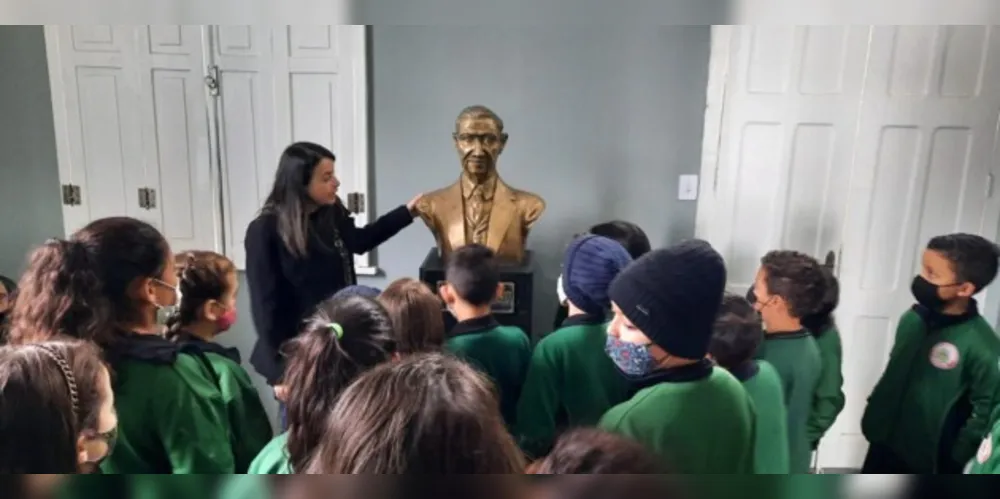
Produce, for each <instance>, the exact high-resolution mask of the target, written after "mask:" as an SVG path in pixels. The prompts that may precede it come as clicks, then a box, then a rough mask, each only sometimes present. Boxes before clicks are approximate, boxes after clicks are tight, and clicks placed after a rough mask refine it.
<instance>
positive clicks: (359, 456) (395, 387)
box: [297, 353, 524, 474]
mask: <svg viewBox="0 0 1000 499" xmlns="http://www.w3.org/2000/svg"><path fill="white" fill-rule="evenodd" d="M323 430H324V431H323V432H322V433H321V434H320V435H318V438H317V442H318V443H319V445H318V447H317V448H316V451H315V454H314V457H313V460H312V461H311V462H310V463H309V466H308V467H307V468H299V469H298V470H297V471H298V472H299V473H309V474H326V473H332V474H368V473H373V474H521V473H523V472H524V456H523V454H521V452H520V450H519V449H518V448H517V445H516V444H515V443H514V440H513V438H512V437H511V436H510V434H509V433H508V432H507V429H506V427H505V426H504V422H503V417H502V416H501V415H500V408H499V403H498V402H497V397H496V393H495V390H494V387H493V384H492V383H491V382H490V381H489V379H487V378H485V377H484V376H483V375H481V374H479V373H478V372H476V370H475V369H474V368H473V367H471V366H469V365H467V364H465V363H464V362H462V361H461V360H459V359H457V358H454V357H452V356H449V355H446V354H440V353H430V354H416V355H409V356H406V357H403V358H402V359H401V360H398V361H395V362H387V363H385V364H382V365H380V366H378V367H376V368H374V369H372V370H370V371H368V372H366V373H365V374H363V375H361V377H360V378H358V379H357V381H355V382H354V383H352V384H351V385H350V386H349V387H347V389H346V390H344V392H343V393H342V394H341V396H340V398H339V399H338V400H337V404H336V406H335V407H334V409H333V412H332V413H331V414H330V417H329V418H327V420H326V425H324V429H323Z"/></svg>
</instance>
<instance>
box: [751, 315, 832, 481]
mask: <svg viewBox="0 0 1000 499" xmlns="http://www.w3.org/2000/svg"><path fill="white" fill-rule="evenodd" d="M758 356H759V357H760V358H761V359H763V360H766V361H768V362H769V363H770V364H771V365H772V366H774V368H775V369H776V370H777V371H778V375H780V376H781V388H782V390H783V391H784V393H785V407H787V409H788V463H789V472H790V473H808V472H809V467H810V465H811V463H812V445H811V444H812V442H811V441H810V440H809V431H808V429H809V415H810V413H811V412H812V407H813V399H814V397H815V395H816V386H817V384H818V383H819V377H820V369H821V367H822V360H821V359H820V354H819V347H818V346H816V340H815V339H813V337H812V335H811V334H809V332H808V331H806V330H804V329H803V330H801V331H794V332H789V333H768V334H767V335H765V336H764V343H763V344H762V345H761V348H760V352H759V354H758Z"/></svg>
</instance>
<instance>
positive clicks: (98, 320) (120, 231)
mask: <svg viewBox="0 0 1000 499" xmlns="http://www.w3.org/2000/svg"><path fill="white" fill-rule="evenodd" d="M169 253H170V247H169V246H168V245H167V241H166V240H165V239H164V238H163V235H162V234H160V232H159V231H157V230H156V228H154V227H153V226H152V225H149V224H148V223H146V222H142V221H139V220H136V219H134V218H127V217H111V218H102V219H100V220H95V221H93V222H91V223H90V224H88V225H87V226H86V227H84V228H82V229H80V230H79V231H77V232H76V233H74V234H73V236H72V237H70V238H69V240H49V241H48V242H46V243H45V244H44V245H42V246H41V247H40V248H38V249H36V250H35V251H34V252H32V254H31V257H30V258H29V262H28V269H27V270H26V271H25V273H24V275H23V277H22V278H21V283H20V287H19V289H18V298H17V300H15V301H14V311H13V314H12V317H11V332H10V341H11V343H29V342H38V341H47V340H50V339H52V338H56V337H60V336H68V337H73V338H79V339H82V340H86V341H93V342H95V343H97V344H98V345H99V346H101V347H102V348H107V347H108V346H110V345H111V344H113V343H114V340H115V338H116V336H117V335H118V334H120V333H119V331H120V330H121V328H122V325H123V324H127V323H130V322H134V321H137V320H139V319H140V317H139V310H138V307H137V306H136V303H135V302H134V301H133V300H132V298H131V297H130V296H129V288H130V287H131V286H132V285H133V284H134V283H135V282H136V281H137V279H141V278H159V277H160V276H161V274H162V273H163V270H164V268H165V267H166V263H167V262H166V259H167V255H168V254H169Z"/></svg>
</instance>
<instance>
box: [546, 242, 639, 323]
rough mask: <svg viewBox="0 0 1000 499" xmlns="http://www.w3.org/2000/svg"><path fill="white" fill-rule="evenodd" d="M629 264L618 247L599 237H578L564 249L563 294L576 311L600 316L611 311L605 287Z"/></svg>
mask: <svg viewBox="0 0 1000 499" xmlns="http://www.w3.org/2000/svg"><path fill="white" fill-rule="evenodd" d="M631 262H632V257H631V256H629V254H628V251H626V250H625V247H623V246H622V245H621V244H619V243H618V242H617V241H615V240H613V239H608V238H606V237H602V236H595V235H585V236H580V237H578V238H576V239H574V240H573V242H572V243H570V245H569V247H568V248H566V255H565V257H564V258H563V275H562V276H563V277H562V286H563V292H564V293H566V298H567V299H569V301H570V302H572V303H573V305H576V307H577V308H579V309H580V310H583V311H584V312H587V313H588V314H593V315H604V313H605V312H607V310H608V309H609V308H611V299H610V298H608V287H609V286H611V281H612V280H614V278H615V277H616V276H617V275H618V274H619V273H620V272H621V271H622V269H624V268H625V267H626V266H627V265H628V264H629V263H631Z"/></svg>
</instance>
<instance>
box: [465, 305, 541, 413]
mask: <svg viewBox="0 0 1000 499" xmlns="http://www.w3.org/2000/svg"><path fill="white" fill-rule="evenodd" d="M445 349H446V350H448V351H449V352H451V353H453V354H455V355H456V356H458V357H460V358H462V359H465V360H466V361H468V362H469V363H470V364H472V365H474V366H475V367H476V368H477V369H479V370H480V371H482V372H483V373H484V374H486V375H488V376H489V377H490V379H492V380H493V382H494V383H496V386H497V390H498V391H499V392H500V412H501V413H502V414H503V418H504V421H506V422H507V426H508V427H512V426H513V425H514V421H515V418H516V416H517V400H518V398H520V396H521V387H522V386H523V385H524V377H525V375H526V374H527V371H528V363H529V362H530V361H531V341H530V340H529V339H528V335H526V334H524V331H522V330H521V329H520V328H518V327H514V326H501V325H500V323H499V322H497V320H496V319H495V318H494V317H493V316H492V315H487V316H485V317H478V318H475V319H469V320H465V321H461V322H459V323H458V324H455V327H453V328H452V330H451V333H450V334H449V339H448V341H447V342H446V343H445Z"/></svg>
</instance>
